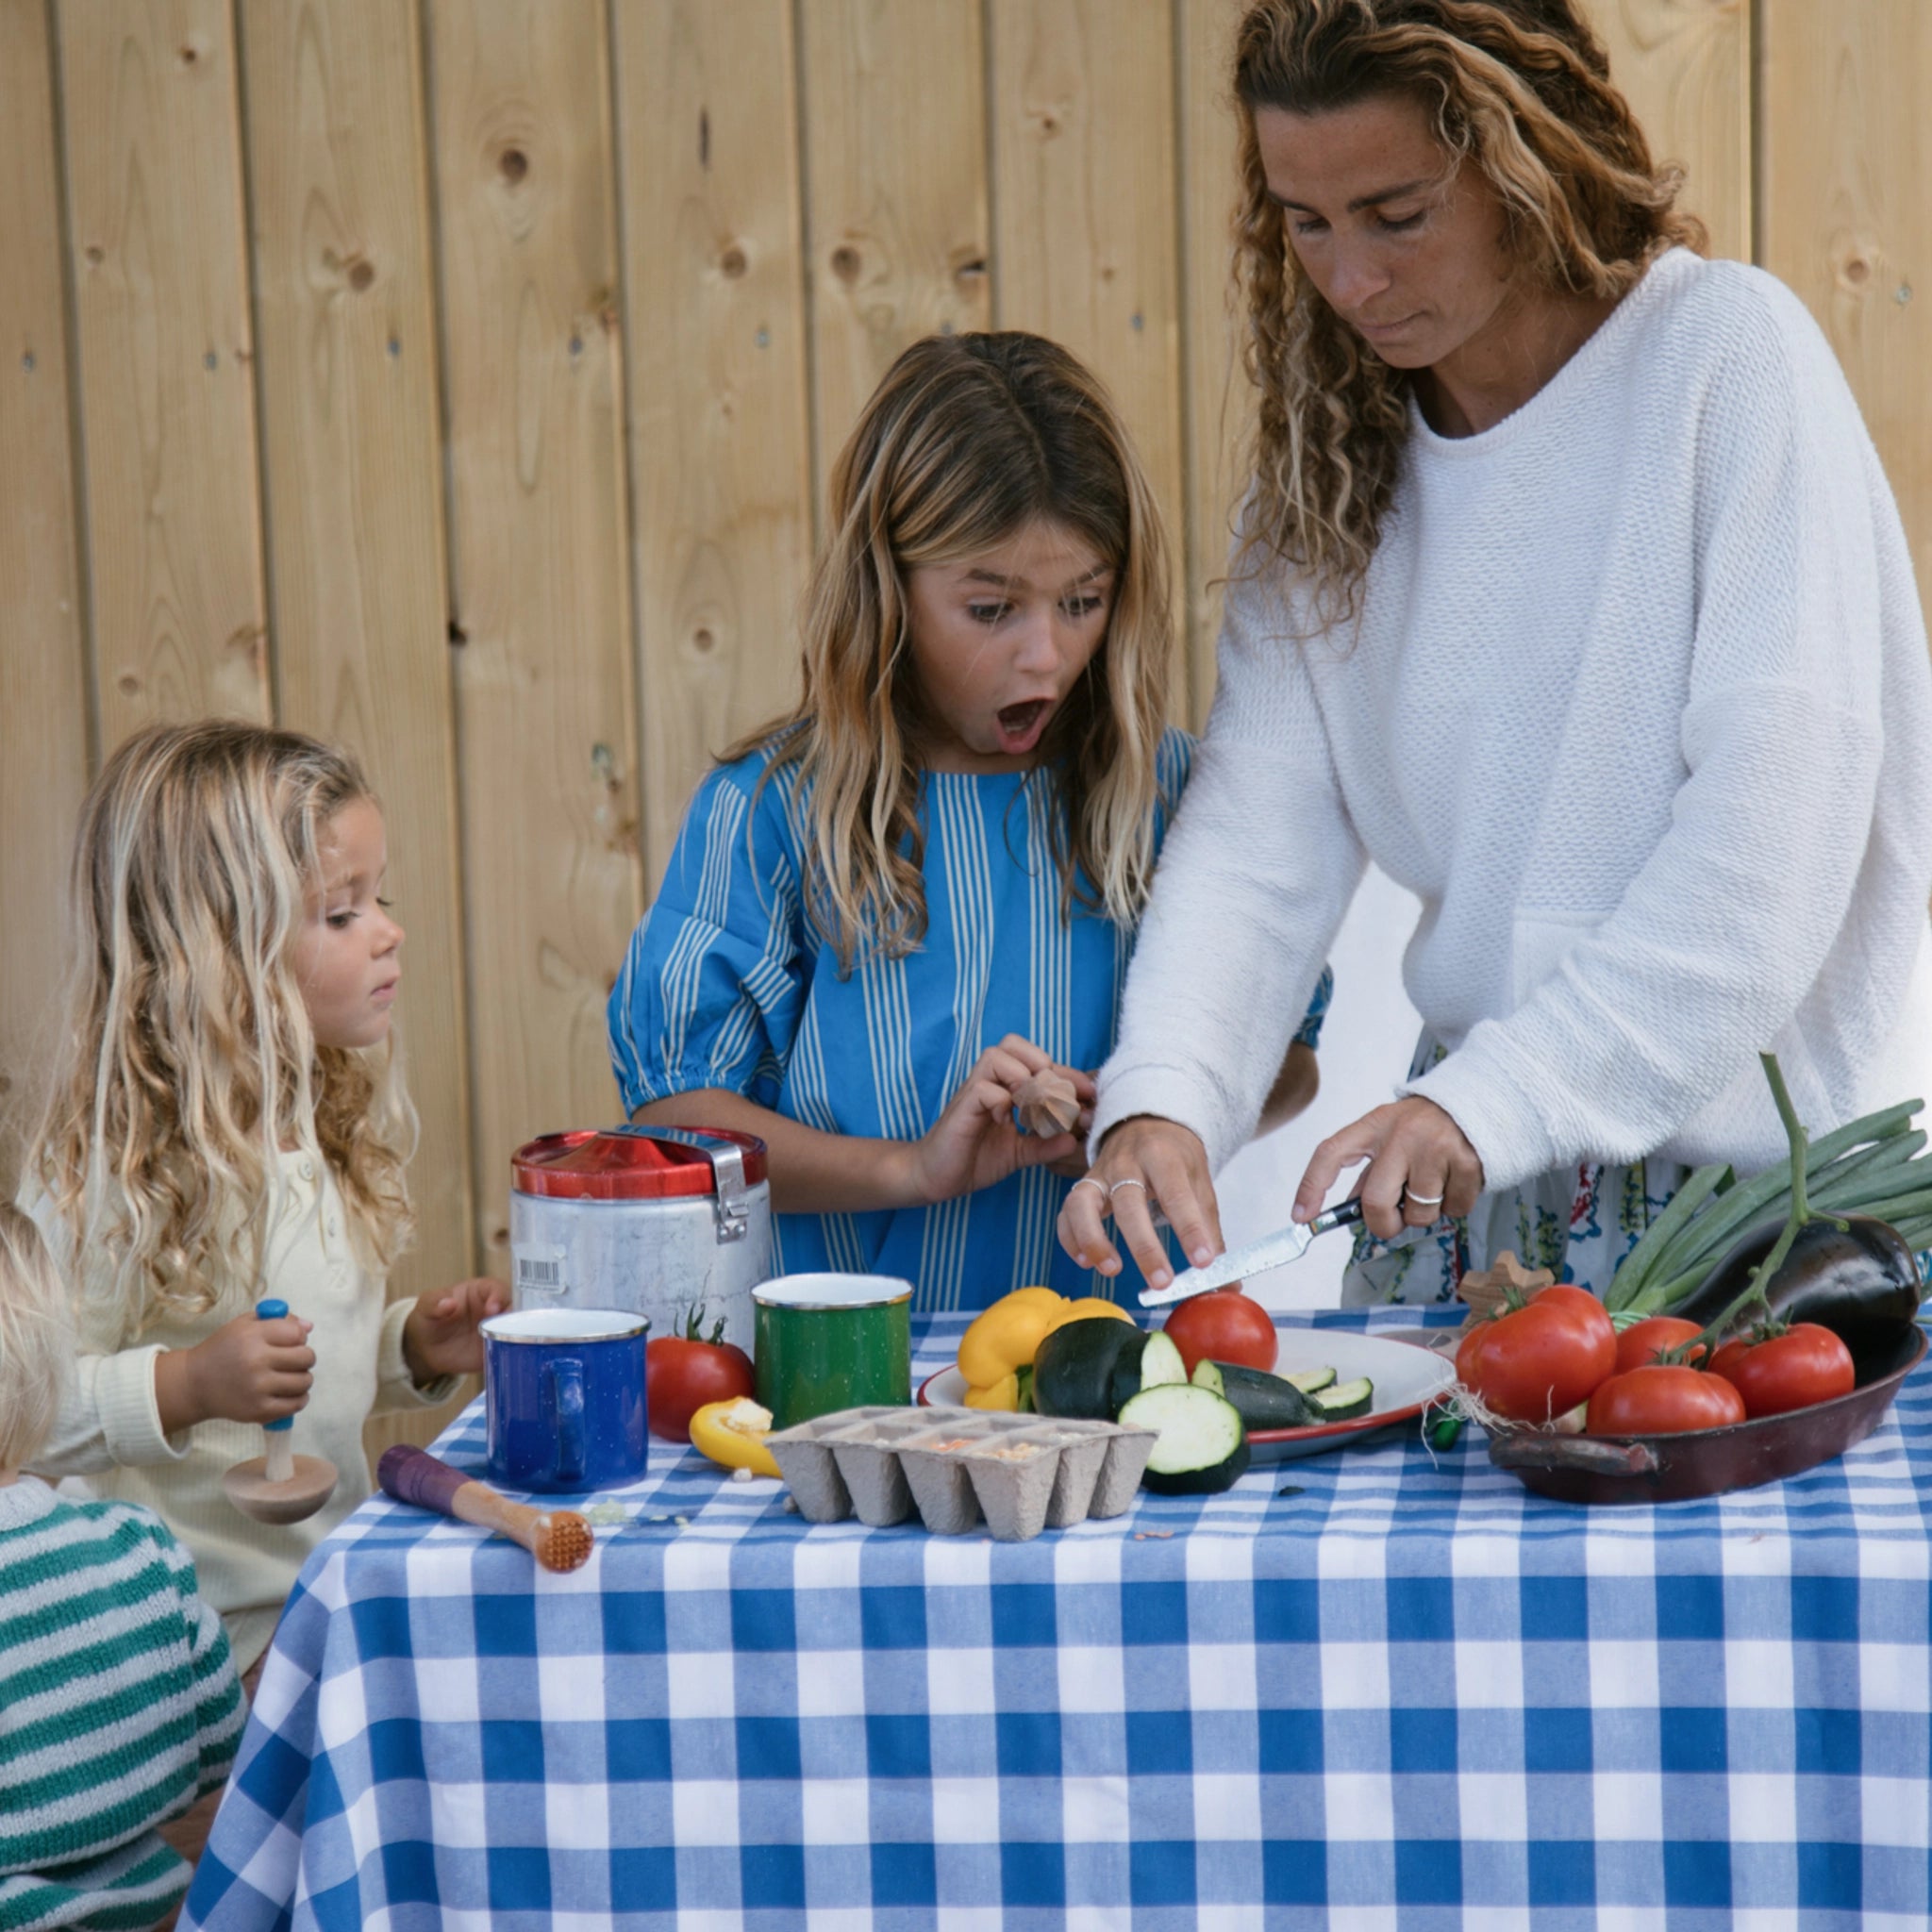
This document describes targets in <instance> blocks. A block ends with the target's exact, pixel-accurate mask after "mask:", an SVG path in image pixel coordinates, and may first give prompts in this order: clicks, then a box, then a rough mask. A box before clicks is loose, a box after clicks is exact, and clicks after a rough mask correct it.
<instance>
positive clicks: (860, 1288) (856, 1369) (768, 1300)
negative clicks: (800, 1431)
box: [751, 1274, 912, 1429]
mask: <svg viewBox="0 0 1932 1932" xmlns="http://www.w3.org/2000/svg"><path fill="white" fill-rule="evenodd" d="M751 1298H752V1309H753V1326H754V1330H755V1333H756V1337H757V1340H756V1341H755V1344H754V1352H753V1365H754V1369H755V1372H756V1374H757V1376H758V1401H759V1402H760V1403H761V1404H762V1405H763V1406H764V1407H766V1408H769V1409H770V1410H771V1411H772V1426H773V1427H774V1429H789V1428H790V1427H791V1424H793V1423H804V1422H809V1421H810V1420H811V1419H812V1417H813V1416H816V1415H829V1414H831V1412H832V1411H833V1410H834V1409H838V1408H858V1407H861V1406H862V1405H864V1404H867V1403H909V1402H910V1401H911V1400H912V1284H911V1283H910V1282H909V1281H901V1280H899V1279H898V1278H897V1277H896V1276H894V1275H891V1274H781V1275H780V1276H778V1278H777V1279H776V1280H774V1281H767V1282H763V1283H761V1284H760V1285H759V1286H758V1287H757V1288H755V1289H753V1290H752V1291H751Z"/></svg>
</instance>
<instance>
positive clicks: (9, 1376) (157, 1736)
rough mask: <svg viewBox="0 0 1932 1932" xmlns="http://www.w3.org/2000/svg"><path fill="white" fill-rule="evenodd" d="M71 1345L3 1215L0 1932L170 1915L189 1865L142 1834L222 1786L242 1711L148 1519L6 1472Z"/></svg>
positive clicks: (39, 1429) (170, 1554)
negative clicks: (82, 1500)
mask: <svg viewBox="0 0 1932 1932" xmlns="http://www.w3.org/2000/svg"><path fill="white" fill-rule="evenodd" d="M73 1353H74V1339H73V1333H72V1328H71V1322H70V1315H69V1311H68V1305H67V1297H66V1295H65V1293H64V1292H63V1291H62V1289H61V1286H60V1283H59V1281H58V1277H57V1276H56V1274H55V1273H54V1270H53V1267H52V1265H51V1263H50V1262H49V1261H48V1259H47V1256H46V1252H45V1250H44V1249H43V1248H42V1245H41V1240H40V1235H39V1232H38V1231H37V1229H36V1228H35V1226H34V1224H33V1223H32V1222H31V1221H30V1220H28V1218H27V1217H26V1216H25V1214H23V1213H22V1212H21V1211H20V1210H19V1209H18V1208H14V1207H12V1206H11V1205H10V1204H6V1203H0V1927H28V1926H42V1925H87V1926H101V1927H111V1926H128V1927H134V1926H143V1925H153V1924H156V1922H157V1921H158V1920H160V1919H162V1918H164V1917H167V1916H169V1915H171V1914H172V1913H173V1912H174V1910H175V1907H177V1906H178V1905H179V1904H180V1902H181V1898H182V1895H183V1894H184V1893H185V1892H186V1891H187V1890H188V1878H189V1868H188V1866H187V1865H186V1864H185V1863H183V1861H182V1860H181V1858H180V1857H178V1856H177V1855H176V1854H175V1852H173V1851H171V1850H170V1849H169V1847H168V1846H167V1845H166V1844H164V1843H163V1842H162V1841H161V1839H160V1837H159V1835H158V1832H157V1830H156V1827H157V1826H158V1825H159V1824H162V1823H163V1822H165V1821H166V1820H168V1819H170V1818H175V1817H177V1816H179V1815H180V1814H181V1813H182V1812H184V1811H186V1810H187V1809H188V1808H189V1807H191V1806H192V1805H193V1803H194V1802H195V1800H196V1799H197V1798H199V1797H200V1796H201V1794H202V1793H203V1792H205V1791H210V1790H217V1789H219V1787H220V1785H221V1783H222V1780H223V1779H224V1778H225V1776H226V1775H227V1772H228V1766H229V1764H230V1763H231V1762H232V1761H233V1758H234V1756H235V1746H236V1744H237V1742H238V1741H239V1740H240V1738H241V1734H242V1720H243V1718H244V1716H245V1714H246V1713H245V1710H244V1707H243V1706H242V1693H241V1690H240V1688H239V1686H238V1685H237V1684H236V1681H235V1667H234V1664H233V1662H232V1661H231V1660H230V1658H229V1656H228V1640H227V1638H226V1636H225V1634H224V1632H223V1629H222V1621H221V1619H220V1618H219V1617H218V1616H216V1615H215V1613H214V1612H213V1611H212V1610H211V1609H209V1608H208V1606H207V1605H206V1604H205V1603H203V1602H202V1600H201V1599H200V1597H198V1596H197V1595H196V1594H195V1590H194V1564H193V1562H192V1559H191V1558H190V1557H189V1556H188V1555H187V1553H186V1552H185V1551H184V1550H183V1549H182V1548H181V1546H180V1545H179V1544H178V1543H177V1542H176V1541H175V1539H174V1537H173V1536H172V1535H171V1534H170V1533H169V1532H168V1530H167V1529H166V1527H165V1526H164V1525H163V1524H162V1523H161V1521H160V1519H159V1518H158V1517H157V1516H155V1515H154V1514H153V1513H152V1512H151V1511H150V1510H147V1509H143V1508H142V1507H140V1506H139V1505H137V1504H132V1503H75V1502H70V1501H68V1500H67V1499H66V1498H64V1497H61V1496H57V1495H56V1494H55V1493H54V1491H52V1490H50V1489H49V1488H48V1487H47V1486H46V1484H45V1483H43V1482H42V1481H41V1480H40V1479H39V1478H38V1477H36V1476H30V1475H23V1474H20V1471H21V1468H22V1465H23V1464H25V1463H26V1462H28V1461H30V1460H31V1459H32V1458H33V1457H34V1455H35V1454H36V1453H37V1452H38V1451H39V1450H40V1448H41V1447H42V1444H43V1443H44V1442H45V1441H46V1439H47V1435H48V1432H49V1431H50V1430H51V1429H52V1427H53V1424H54V1412H55V1407H56V1404H57V1403H58V1398H59V1391H60V1382H61V1378H62V1376H63V1375H65V1374H68V1373H69V1372H70V1364H71V1358H72V1356H73Z"/></svg>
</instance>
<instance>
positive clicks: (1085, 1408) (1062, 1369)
mask: <svg viewBox="0 0 1932 1932" xmlns="http://www.w3.org/2000/svg"><path fill="white" fill-rule="evenodd" d="M1146 1341H1147V1331H1146V1330H1145V1329H1144V1328H1136V1327H1135V1326H1134V1325H1133V1324H1131V1323H1128V1322H1117V1321H1115V1320H1114V1319H1113V1318H1112V1317H1111V1316H1109V1315H1091V1316H1086V1317H1083V1318H1082V1319H1081V1320H1079V1321H1077V1322H1069V1323H1067V1324H1065V1326H1064V1327H1059V1328H1056V1329H1055V1330H1054V1331H1053V1333H1052V1334H1051V1335H1049V1336H1048V1337H1047V1338H1046V1340H1045V1341H1042V1342H1041V1344H1040V1346H1039V1347H1038V1348H1037V1349H1036V1350H1034V1352H1033V1407H1034V1409H1035V1410H1036V1412H1037V1413H1039V1414H1041V1415H1071V1416H1088V1417H1093V1418H1097V1419H1098V1420H1100V1421H1102V1422H1105V1421H1106V1420H1107V1419H1108V1417H1109V1416H1111V1415H1112V1414H1113V1412H1114V1410H1115V1409H1117V1408H1118V1407H1120V1406H1121V1404H1122V1403H1123V1402H1124V1401H1125V1400H1126V1399H1127V1397H1128V1396H1130V1395H1132V1394H1134V1393H1135V1392H1136V1391H1138V1390H1139V1389H1140V1387H1141V1349H1142V1348H1143V1347H1144V1346H1145V1345H1146Z"/></svg>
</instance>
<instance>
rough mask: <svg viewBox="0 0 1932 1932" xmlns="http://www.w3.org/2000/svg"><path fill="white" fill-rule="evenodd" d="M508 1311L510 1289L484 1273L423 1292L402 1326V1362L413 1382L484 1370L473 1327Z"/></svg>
mask: <svg viewBox="0 0 1932 1932" xmlns="http://www.w3.org/2000/svg"><path fill="white" fill-rule="evenodd" d="M507 1307H509V1290H508V1289H507V1288H506V1287H505V1286H504V1285H503V1283H502V1282H500V1281H496V1280H493V1279H491V1276H489V1275H487V1274H479V1275H477V1276H475V1279H473V1280H470V1281H458V1282H457V1283H455V1284H454V1285H452V1286H451V1287H449V1288H425V1290H424V1291H423V1292H422V1293H421V1294H419V1295H418V1296H417V1297H416V1306H415V1307H413V1308H411V1309H410V1310H409V1315H408V1320H407V1321H406V1322H405V1323H404V1324H403V1360H404V1361H405V1362H407V1363H408V1369H409V1374H410V1375H411V1376H412V1377H413V1378H414V1379H415V1380H416V1381H418V1382H434V1381H435V1380H436V1379H437V1378H438V1377H439V1376H441V1375H474V1374H476V1373H477V1372H478V1371H479V1370H480V1369H481V1368H482V1366H483V1338H482V1337H481V1336H480V1335H478V1334H477V1333H476V1324H477V1323H478V1322H484V1321H488V1320H489V1318H490V1317H491V1315H500V1314H502V1313H503V1311H504V1310H505V1309H506V1308H507Z"/></svg>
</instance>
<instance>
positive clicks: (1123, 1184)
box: [1107, 1174, 1147, 1201]
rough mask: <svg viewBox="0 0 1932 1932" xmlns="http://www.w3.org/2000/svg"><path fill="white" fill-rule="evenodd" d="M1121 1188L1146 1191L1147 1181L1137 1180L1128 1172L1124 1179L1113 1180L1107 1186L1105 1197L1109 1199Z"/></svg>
mask: <svg viewBox="0 0 1932 1932" xmlns="http://www.w3.org/2000/svg"><path fill="white" fill-rule="evenodd" d="M1123 1188H1139V1189H1140V1191H1141V1192H1142V1193H1143V1194H1144V1193H1145V1192H1146V1191H1147V1183H1146V1182H1145V1181H1137V1180H1136V1179H1135V1178H1134V1177H1133V1175H1132V1174H1129V1175H1128V1176H1127V1178H1126V1179H1125V1180H1124V1181H1115V1182H1113V1183H1112V1184H1111V1185H1110V1186H1109V1187H1108V1191H1107V1198H1108V1200H1109V1201H1111V1200H1112V1199H1113V1197H1114V1196H1115V1195H1116V1194H1118V1193H1119V1192H1120V1191H1121V1190H1122V1189H1123Z"/></svg>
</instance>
